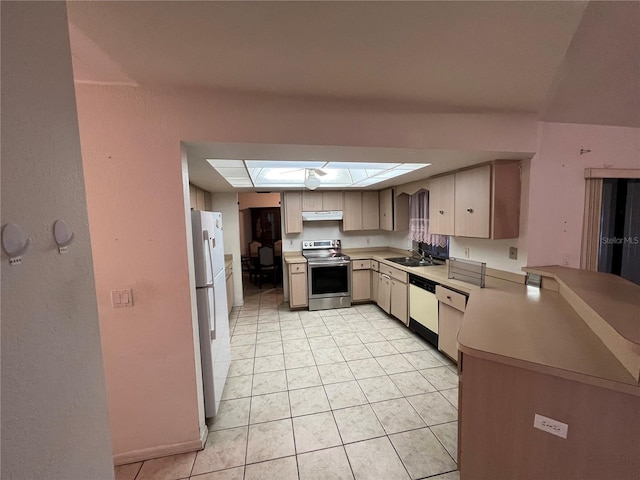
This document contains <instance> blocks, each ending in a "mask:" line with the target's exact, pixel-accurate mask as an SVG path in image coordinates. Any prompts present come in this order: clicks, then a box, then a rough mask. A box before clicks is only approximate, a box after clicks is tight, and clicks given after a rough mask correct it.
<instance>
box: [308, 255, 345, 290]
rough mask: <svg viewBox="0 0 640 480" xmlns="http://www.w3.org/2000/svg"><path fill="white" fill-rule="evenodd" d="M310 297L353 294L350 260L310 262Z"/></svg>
mask: <svg viewBox="0 0 640 480" xmlns="http://www.w3.org/2000/svg"><path fill="white" fill-rule="evenodd" d="M307 266H308V269H309V271H308V274H307V275H308V282H309V298H328V297H343V296H347V295H350V294H351V278H350V277H351V276H350V275H349V262H348V261H346V262H317V263H316V262H309V263H308V264H307Z"/></svg>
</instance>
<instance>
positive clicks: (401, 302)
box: [377, 263, 409, 325]
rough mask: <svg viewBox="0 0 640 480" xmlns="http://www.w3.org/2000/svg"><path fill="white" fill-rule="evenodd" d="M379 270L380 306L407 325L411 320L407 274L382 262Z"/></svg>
mask: <svg viewBox="0 0 640 480" xmlns="http://www.w3.org/2000/svg"><path fill="white" fill-rule="evenodd" d="M379 270H380V272H379V273H378V294H377V303H378V306H379V307H380V308H382V309H383V310H384V311H385V312H387V313H388V314H389V315H392V316H394V317H396V318H397V319H398V320H400V321H401V322H402V323H404V324H405V325H406V324H407V322H408V321H409V309H408V306H409V305H408V288H407V280H408V278H407V274H406V272H403V271H402V270H399V269H397V268H394V267H391V266H389V265H386V264H382V263H381V264H380V266H379Z"/></svg>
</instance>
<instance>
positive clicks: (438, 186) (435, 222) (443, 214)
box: [429, 175, 455, 235]
mask: <svg viewBox="0 0 640 480" xmlns="http://www.w3.org/2000/svg"><path fill="white" fill-rule="evenodd" d="M454 206H455V176H454V175H445V176H444V177H437V178H430V179H429V231H431V232H432V233H437V234H439V235H454V233H455V230H454V229H455V223H454Z"/></svg>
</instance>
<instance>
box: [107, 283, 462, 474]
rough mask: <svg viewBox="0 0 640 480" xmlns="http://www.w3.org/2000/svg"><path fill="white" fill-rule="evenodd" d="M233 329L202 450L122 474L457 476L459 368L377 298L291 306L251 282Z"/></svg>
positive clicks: (232, 322)
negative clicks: (319, 307)
mask: <svg viewBox="0 0 640 480" xmlns="http://www.w3.org/2000/svg"><path fill="white" fill-rule="evenodd" d="M247 283H249V282H247ZM230 327H231V332H232V340H231V345H232V355H233V359H234V360H233V362H232V364H231V368H230V370H229V378H228V379H227V384H226V386H225V391H224V396H223V400H222V401H221V404H220V410H219V413H218V415H217V417H216V419H215V420H214V421H213V422H212V423H211V424H210V425H209V428H210V432H209V438H208V440H207V444H206V446H205V448H204V450H202V451H200V452H197V453H187V454H183V455H173V456H170V457H164V458H159V459H155V460H148V461H145V462H143V463H135V464H130V465H123V466H119V467H117V468H116V480H148V479H153V480H180V479H191V480H243V479H244V480H250V479H277V480H286V479H295V480H298V479H299V480H307V479H354V478H355V479H356V480H378V479H380V480H383V479H384V480H392V479H422V478H427V477H428V478H429V479H433V480H458V479H459V475H458V472H457V471H456V469H457V464H456V456H457V426H458V422H457V418H458V411H457V400H458V388H457V384H458V383H457V382H458V379H457V374H456V368H455V365H453V363H452V362H451V361H449V360H448V359H447V358H446V357H444V356H443V355H441V354H440V353H439V352H438V351H437V350H436V349H434V348H433V347H432V346H431V345H429V344H428V343H426V342H425V341H423V340H422V339H421V338H420V337H418V336H416V335H415V334H413V333H412V332H411V331H410V330H409V329H407V328H406V327H405V326H404V325H402V324H401V323H400V322H398V321H397V320H395V319H393V318H391V317H389V316H388V315H386V314H385V313H384V312H383V311H382V310H380V309H379V308H378V307H377V306H375V305H359V306H354V307H352V308H349V309H337V310H323V311H318V312H308V311H300V312H291V311H290V310H289V308H288V306H287V305H284V304H283V299H282V289H266V288H264V289H263V290H258V289H255V288H253V289H248V290H247V291H245V304H244V306H243V307H242V308H239V309H234V310H233V311H232V312H231V318H230Z"/></svg>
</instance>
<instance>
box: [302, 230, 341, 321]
mask: <svg viewBox="0 0 640 480" xmlns="http://www.w3.org/2000/svg"><path fill="white" fill-rule="evenodd" d="M302 255H304V257H305V258H306V259H307V280H308V282H309V310H326V309H329V308H342V307H350V306H351V275H350V274H349V264H350V263H351V259H350V258H349V256H347V255H343V254H342V252H341V245H340V240H304V241H303V242H302Z"/></svg>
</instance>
